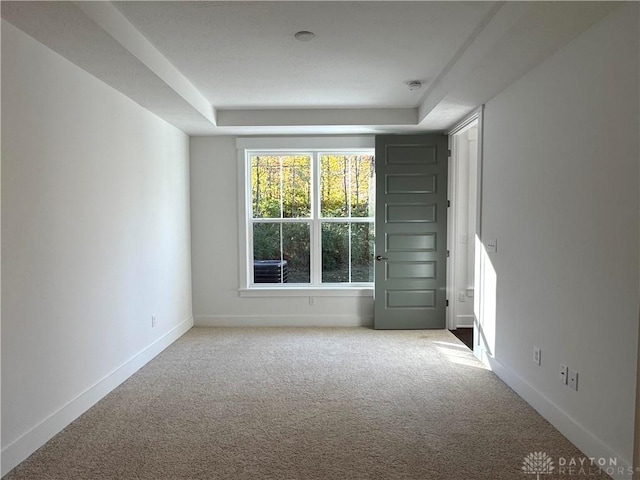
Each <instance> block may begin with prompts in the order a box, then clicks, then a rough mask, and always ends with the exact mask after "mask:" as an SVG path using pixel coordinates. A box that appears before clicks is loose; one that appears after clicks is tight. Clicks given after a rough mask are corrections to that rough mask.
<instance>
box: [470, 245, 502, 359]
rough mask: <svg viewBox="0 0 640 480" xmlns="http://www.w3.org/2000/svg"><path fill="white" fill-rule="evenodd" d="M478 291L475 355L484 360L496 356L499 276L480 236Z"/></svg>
mask: <svg viewBox="0 0 640 480" xmlns="http://www.w3.org/2000/svg"><path fill="white" fill-rule="evenodd" d="M475 253H476V255H475V258H476V268H475V271H476V276H477V278H476V282H475V284H476V289H477V291H478V293H479V295H476V296H475V297H474V304H473V312H474V316H475V327H476V328H475V332H474V335H475V338H476V339H477V341H475V343H474V353H475V354H476V355H477V356H479V358H481V359H482V360H484V359H485V356H489V357H494V356H495V354H496V351H495V348H496V302H497V286H498V275H497V273H496V270H495V268H494V267H493V264H492V263H491V258H489V254H488V253H487V250H486V249H485V247H484V245H483V244H482V241H481V240H480V238H478V236H477V235H476V237H475Z"/></svg>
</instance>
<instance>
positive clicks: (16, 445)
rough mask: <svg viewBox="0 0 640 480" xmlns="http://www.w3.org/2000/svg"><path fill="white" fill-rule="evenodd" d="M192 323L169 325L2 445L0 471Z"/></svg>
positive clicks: (18, 460) (21, 458) (4, 471)
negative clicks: (46, 415) (154, 337)
mask: <svg viewBox="0 0 640 480" xmlns="http://www.w3.org/2000/svg"><path fill="white" fill-rule="evenodd" d="M191 327H193V317H189V318H188V319H187V320H185V321H183V322H182V323H180V324H179V325H177V326H175V327H174V328H172V329H171V330H170V331H168V332H167V333H165V334H164V335H163V336H162V337H160V338H159V339H157V340H156V341H154V342H153V343H152V344H151V345H149V346H147V347H146V348H144V349H143V350H142V351H140V352H138V353H137V354H136V355H134V356H133V357H131V358H130V359H129V360H127V361H126V362H124V363H123V364H122V365H120V366H119V367H118V368H116V369H115V370H114V371H113V372H111V373H110V374H109V375H107V376H106V377H104V378H103V379H102V380H100V381H98V382H97V383H96V384H94V385H93V386H92V387H89V388H88V389H87V390H86V391H85V392H83V393H81V394H80V395H78V396H77V397H76V398H74V399H73V400H71V401H70V402H69V403H67V404H66V405H65V406H64V407H62V408H61V409H60V410H58V411H57V412H55V413H54V414H52V415H51V416H49V417H48V418H46V419H45V420H43V421H42V422H40V423H39V424H38V425H36V426H35V427H34V428H32V429H31V430H29V431H28V432H27V433H25V434H24V435H22V436H21V437H20V438H18V439H17V440H16V441H14V442H13V443H11V444H10V445H7V446H6V447H5V448H3V449H2V462H1V463H2V472H1V475H2V476H4V475H6V474H7V473H8V472H9V471H11V470H12V469H13V468H15V467H16V466H17V465H18V464H20V463H21V462H22V461H24V460H25V459H26V458H27V457H29V455H31V454H32V453H34V452H35V451H36V450H37V449H38V448H40V447H41V446H42V445H44V444H45V443H46V442H48V441H49V440H50V439H51V438H52V437H53V436H54V435H56V434H57V433H59V432H60V431H61V430H62V429H63V428H65V427H66V426H67V425H69V424H70V423H71V422H73V421H74V420H75V419H77V418H78V417H79V416H80V415H82V414H83V413H84V412H86V411H87V410H89V408H91V407H92V406H93V405H95V404H96V403H98V402H99V401H100V400H101V399H102V398H103V397H104V396H105V395H107V394H108V393H109V392H111V391H112V390H113V389H114V388H116V387H117V386H118V385H120V384H121V383H122V382H124V381H125V380H126V379H127V378H129V377H130V376H131V375H133V374H134V373H135V372H137V371H138V370H139V369H140V368H142V367H143V366H144V365H146V364H147V363H148V362H149V361H150V360H152V359H153V358H154V357H155V356H156V355H158V354H159V353H160V352H162V351H163V350H164V349H165V348H167V347H168V346H169V345H171V344H172V343H173V342H175V341H176V340H177V339H178V338H180V337H181V336H182V335H184V334H185V333H186V332H187V331H188V330H189V329H190V328H191Z"/></svg>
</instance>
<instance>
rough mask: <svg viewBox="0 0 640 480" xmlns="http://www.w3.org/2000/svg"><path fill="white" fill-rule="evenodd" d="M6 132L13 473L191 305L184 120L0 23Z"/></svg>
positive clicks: (9, 452)
mask: <svg viewBox="0 0 640 480" xmlns="http://www.w3.org/2000/svg"><path fill="white" fill-rule="evenodd" d="M2 137H3V138H2V140H3V142H2V170H3V176H2V231H3V233H4V235H3V238H2V280H3V285H2V286H3V288H2V449H3V450H2V460H3V462H2V463H3V465H2V467H3V473H4V472H6V471H7V470H8V469H9V468H12V467H13V466H15V464H16V463H18V462H19V461H21V460H22V459H23V458H24V457H25V456H27V455H29V454H30V453H31V452H32V451H33V450H35V449H36V448H37V447H38V446H40V445H41V444H42V443H43V442H44V441H46V440H47V439H48V438H49V437H50V436H52V435H53V434H55V433H56V432H57V431H59V430H60V429H61V428H62V427H64V426H65V425H66V424H67V423H68V422H69V421H71V420H73V419H74V418H75V417H77V415H79V414H80V413H82V411H84V410H85V409H86V408H88V407H89V406H90V405H91V404H93V403H95V401H97V400H98V399H99V398H101V397H102V396H103V395H104V394H106V393H107V392H108V391H109V390H110V389H112V388H114V387H115V386H116V385H117V384H118V383H119V382H121V381H123V380H124V379H125V378H127V376H129V375H130V374H131V373H133V371H135V370H136V369H137V368H139V367H140V366H141V365H142V364H144V363H145V362H146V361H148V360H149V359H150V358H152V357H153V356H154V355H155V354H157V353H158V352H159V351H160V350H161V349H162V348H164V347H165V346H166V345H167V344H169V343H170V342H171V341H173V340H174V339H175V338H177V336H179V335H180V334H182V333H183V332H184V331H186V329H188V328H189V327H190V325H191V324H192V318H191V285H190V282H191V272H190V219H189V164H188V154H189V152H188V137H187V136H186V135H185V134H184V133H182V132H180V131H179V130H177V129H176V128H174V127H173V126H170V125H169V124H167V123H166V122H164V121H162V120H160V119H159V118H157V117H155V116H154V115H152V114H150V113H149V112H147V111H146V110H144V109H143V108H142V107H140V106H139V105H137V104H135V103H133V102H132V101H131V100H129V99H128V98H126V97H124V96H123V95H122V94H120V93H118V92H116V91H115V90H113V89H112V88H110V87H108V86H106V85H105V84H103V83H102V82H100V81H98V80H97V79H96V78H94V77H92V76H91V75H89V74H87V73H86V72H84V71H82V70H80V69H79V68H77V67H76V66H74V65H72V64H71V63H69V62H68V61H66V60H64V59H63V58H62V57H60V56H59V55H57V54H55V53H53V52H51V51H50V50H48V49H47V48H45V47H44V46H42V45H41V44H39V43H37V42H36V41H34V40H33V39H31V38H30V37H28V36H26V35H25V34H24V33H22V32H20V31H18V30H17V29H15V28H14V27H13V26H11V25H10V24H7V23H6V22H3V23H2ZM154 313H155V314H157V325H156V327H155V328H151V315H152V314H154Z"/></svg>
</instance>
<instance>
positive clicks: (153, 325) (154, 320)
mask: <svg viewBox="0 0 640 480" xmlns="http://www.w3.org/2000/svg"><path fill="white" fill-rule="evenodd" d="M155 326H156V314H155V313H154V314H153V315H151V328H154V327H155Z"/></svg>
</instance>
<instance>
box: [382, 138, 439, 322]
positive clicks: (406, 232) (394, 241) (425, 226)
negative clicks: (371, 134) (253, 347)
mask: <svg viewBox="0 0 640 480" xmlns="http://www.w3.org/2000/svg"><path fill="white" fill-rule="evenodd" d="M447 170H448V139H447V136H446V135H435V134H429V135H380V136H377V137H376V178H377V180H376V181H377V183H376V197H377V198H376V262H375V265H376V270H375V311H374V327H375V328H377V329H421V328H445V324H446V319H445V314H446V265H447Z"/></svg>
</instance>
